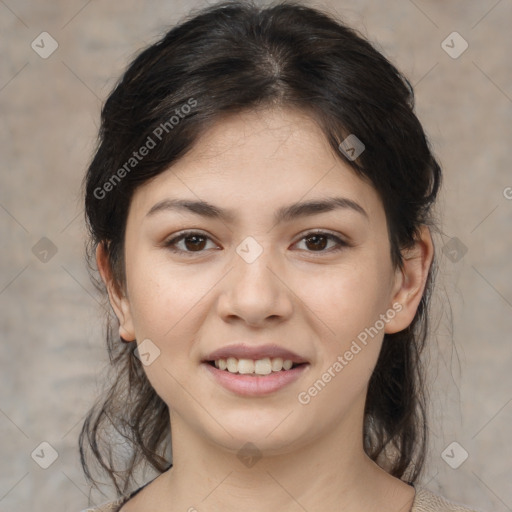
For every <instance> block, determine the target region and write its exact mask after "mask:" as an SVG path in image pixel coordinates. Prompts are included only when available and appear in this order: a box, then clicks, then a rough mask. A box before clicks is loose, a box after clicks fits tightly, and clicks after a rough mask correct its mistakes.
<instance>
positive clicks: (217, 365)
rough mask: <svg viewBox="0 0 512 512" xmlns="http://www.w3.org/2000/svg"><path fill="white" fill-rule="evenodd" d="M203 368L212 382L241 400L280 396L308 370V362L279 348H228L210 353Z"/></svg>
mask: <svg viewBox="0 0 512 512" xmlns="http://www.w3.org/2000/svg"><path fill="white" fill-rule="evenodd" d="M201 366H202V367H203V368H204V369H205V370H207V372H206V373H207V374H208V375H209V376H210V377H211V378H212V379H213V382H215V383H217V384H220V385H221V386H222V387H224V388H225V389H227V390H229V391H231V392H233V393H235V394H237V395H241V396H246V397H256V396H264V395H268V394H272V393H274V392H277V391H279V390H281V389H283V388H285V387H287V386H289V385H291V384H292V383H293V382H295V381H296V380H297V379H299V378H300V377H301V376H302V374H304V373H305V372H307V370H308V369H309V367H310V366H311V365H310V362H309V361H307V360H306V359H305V358H303V357H301V356H299V355H297V354H295V353H294V352H291V351H290V350H287V349H285V348H283V347H279V346H278V345H264V346H259V347H257V346H250V345H240V344H239V345H229V346H226V347H223V348H221V349H218V350H216V351H214V352H212V353H210V354H209V355H208V356H206V358H204V359H203V360H202V361H201Z"/></svg>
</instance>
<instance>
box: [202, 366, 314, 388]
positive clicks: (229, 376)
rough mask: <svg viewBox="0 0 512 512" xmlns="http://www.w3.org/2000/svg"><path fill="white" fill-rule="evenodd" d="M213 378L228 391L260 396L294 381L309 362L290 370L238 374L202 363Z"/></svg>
mask: <svg viewBox="0 0 512 512" xmlns="http://www.w3.org/2000/svg"><path fill="white" fill-rule="evenodd" d="M202 366H204V367H205V368H206V370H208V371H209V372H210V374H211V375H212V376H213V378H214V379H215V380H216V381H217V382H218V383H219V384H220V385H221V386H224V387H225V388H226V389H228V390H229V391H233V393H237V394H238V395H242V396H262V395H268V394H270V393H273V392H274V391H278V390H279V389H282V388H284V387H285V386H287V385H288V384H291V383H292V382H294V381H296V380H297V379H298V378H299V377H300V376H301V375H302V373H303V372H304V371H305V370H306V368H307V367H308V366H309V364H301V365H299V366H296V367H295V368H292V369H291V370H283V371H280V372H272V373H270V374H269V375H258V376H254V375H240V374H238V373H230V372H228V371H226V370H219V369H218V368H215V366H212V365H211V364H209V363H202Z"/></svg>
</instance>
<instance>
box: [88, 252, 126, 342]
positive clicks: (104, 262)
mask: <svg viewBox="0 0 512 512" xmlns="http://www.w3.org/2000/svg"><path fill="white" fill-rule="evenodd" d="M96 264H97V266H98V270H99V272H100V275H101V279H102V280H103V282H104V283H105V287H106V288H107V292H108V298H109V301H110V305H111V306H112V309H113V310H114V313H115V314H116V316H117V319H118V320H119V336H120V337H121V338H122V339H123V341H127V342H129V341H135V330H134V327H133V321H132V314H131V309H130V303H129V301H128V298H127V297H126V295H125V293H124V292H123V291H122V290H121V287H120V286H118V285H116V282H115V280H114V278H113V276H112V269H111V268H110V263H109V261H108V254H107V249H105V246H104V244H103V243H99V244H98V246H97V248H96Z"/></svg>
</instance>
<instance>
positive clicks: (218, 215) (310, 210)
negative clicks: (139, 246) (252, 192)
mask: <svg viewBox="0 0 512 512" xmlns="http://www.w3.org/2000/svg"><path fill="white" fill-rule="evenodd" d="M337 209H349V210H352V211H355V212H357V213H359V214H361V215H363V216H364V217H366V218H367V219H368V214H367V213H366V211H365V209H364V208H363V207H362V206H361V205H359V204H358V203H356V202H355V201H353V200H352V199H348V198H346V197H330V198H327V199H316V200H312V201H303V202H298V203H293V204H290V205H288V206H283V207H281V208H279V209H278V210H277V211H276V213H275V215H274V223H275V224H279V223H282V222H289V221H291V220H293V219H296V218H299V217H306V216H310V215H317V214H320V213H325V212H330V211H333V210H337ZM169 210H170V211H186V212H192V213H195V214H196V215H201V216H202V217H207V218H210V219H221V220H223V221H225V222H233V221H234V219H235V217H236V216H235V214H234V212H233V210H228V209H225V208H221V207H220V206H215V205H213V204H210V203H208V202H206V201H192V200H188V199H163V200H162V201H159V202H158V203H156V204H155V205H154V206H153V207H152V208H151V209H150V210H149V211H148V213H147V214H146V217H150V216H152V215H154V214H156V213H157V212H163V211H169Z"/></svg>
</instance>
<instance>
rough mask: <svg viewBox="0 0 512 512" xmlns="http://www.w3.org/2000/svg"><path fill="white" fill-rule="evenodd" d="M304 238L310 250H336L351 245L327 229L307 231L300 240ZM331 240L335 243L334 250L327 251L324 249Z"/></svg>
mask: <svg viewBox="0 0 512 512" xmlns="http://www.w3.org/2000/svg"><path fill="white" fill-rule="evenodd" d="M303 240H305V245H306V247H307V248H308V252H335V251H340V250H341V249H343V248H344V247H348V246H349V244H348V243H347V242H345V241H344V240H342V239H341V238H339V237H337V236H336V235H333V234H332V233H328V232H325V231H312V232H310V233H306V235H304V236H303V237H302V238H301V239H300V240H299V242H302V241H303ZM329 242H333V243H334V250H327V251H326V250H324V249H325V248H326V246H327V245H328V243H329ZM310 249H311V250H310ZM331 249H332V246H331Z"/></svg>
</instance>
